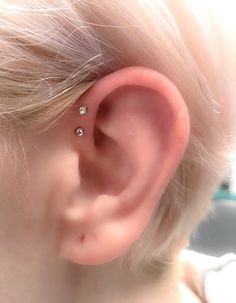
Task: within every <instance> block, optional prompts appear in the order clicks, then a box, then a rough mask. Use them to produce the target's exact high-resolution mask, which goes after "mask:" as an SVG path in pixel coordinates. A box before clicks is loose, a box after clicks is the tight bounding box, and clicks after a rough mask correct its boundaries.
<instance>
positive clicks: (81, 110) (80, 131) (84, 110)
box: [75, 105, 88, 137]
mask: <svg viewBox="0 0 236 303" xmlns="http://www.w3.org/2000/svg"><path fill="white" fill-rule="evenodd" d="M87 113H88V107H87V106H86V105H81V106H80V107H79V114H80V115H86V114H87ZM75 132H76V134H77V136H78V137H82V136H83V135H84V133H85V131H84V129H83V127H78V128H77V129H76V130H75Z"/></svg>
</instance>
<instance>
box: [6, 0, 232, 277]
mask: <svg viewBox="0 0 236 303" xmlns="http://www.w3.org/2000/svg"><path fill="white" fill-rule="evenodd" d="M207 4H208V5H209V6H207ZM213 7H214V6H213ZM210 8H211V6H210V1H207V0H204V1H200V0H198V1H196V2H195V5H194V1H188V0H179V1H175V0H166V1H162V0H152V1H145V0H132V1H123V0H115V1H113V0H99V1H98V0H97V1H96V0H88V1H86V0H81V1H79V0H78V1H75V0H74V1H73V0H61V1H60V0H37V1H34V0H32V1H23V4H22V3H20V2H19V4H9V3H8V4H7V3H5V2H3V1H2V2H1V4H0V117H1V120H0V121H2V123H1V125H2V129H6V128H7V127H9V126H11V127H13V129H17V130H21V131H24V132H28V131H29V132H34V131H35V132H38V131H43V130H45V129H46V128H47V127H50V125H51V124H52V123H54V122H55V121H56V119H58V118H59V117H60V116H61V115H62V114H63V113H64V112H65V111H66V110H67V109H68V108H69V107H70V106H72V105H73V103H74V102H75V101H76V100H77V99H78V98H79V97H80V96H81V95H82V94H83V93H84V92H85V91H86V90H87V89H89V87H91V86H92V85H93V84H94V83H95V82H96V81H97V80H98V79H100V78H102V77H104V76H105V75H107V74H109V73H112V72H114V71H116V70H119V69H121V68H124V67H127V66H134V65H135V66H137V65H138V66H144V67H149V68H152V69H155V70H157V71H159V72H161V73H163V74H164V75H166V76H167V77H168V78H169V79H171V80H172V81H173V82H174V83H175V85H176V86H177V88H178V89H179V91H180V92H181V94H182V95H183V97H184V99H185V102H186V104H187V107H188V110H189V114H190V119H191V136H190V141H189V144H188V147H187V150H186V153H185V155H184V158H183V160H182V162H181V164H180V165H179V167H178V169H177V171H176V174H175V176H174V177H173V179H172V180H171V182H170V184H169V185H168V187H167V188H166V189H165V191H164V193H163V196H162V198H161V201H160V204H159V207H157V208H156V210H155V212H154V213H153V217H152V219H151V221H150V223H149V224H148V226H147V228H146V229H145V231H144V233H143V235H142V237H141V238H140V239H139V240H138V241H137V242H136V243H135V244H134V245H133V247H131V249H130V250H129V251H128V252H127V254H125V256H124V257H123V259H122V260H123V261H125V263H126V265H128V266H129V269H130V270H131V271H132V272H135V273H137V272H138V271H140V270H141V271H142V270H144V269H147V268H150V266H151V267H157V268H159V269H160V268H161V267H163V266H165V264H167V263H168V262H169V261H170V260H171V257H172V252H173V250H175V249H176V248H177V246H178V245H179V242H180V241H181V240H182V239H183V238H184V237H186V238H187V237H188V236H189V234H190V233H191V232H192V230H193V229H194V228H195V227H196V225H197V224H198V222H199V221H200V220H201V219H202V218H203V217H204V216H205V214H206V212H207V210H208V208H209V205H210V197H211V194H212V192H213V190H214V189H215V188H216V186H217V185H218V184H219V182H220V181H221V180H222V178H223V177H224V176H225V174H226V173H227V171H228V163H229V161H228V156H229V150H228V147H229V142H230V140H232V137H230V132H229V123H228V120H229V117H230V115H229V114H230V112H232V107H230V106H232V105H233V103H234V102H233V101H234V91H233V86H232V83H233V76H234V74H233V71H234V68H235V61H234V58H233V57H234V56H233V55H234V52H235V44H234V43H233V41H232V40H231V39H230V37H231V36H230V35H229V34H227V35H226V34H225V33H226V29H227V30H228V29H229V26H228V25H229V24H228V25H225V26H223V25H222V24H223V23H222V20H221V22H218V20H219V19H218V18H217V17H216V16H217V15H216V14H213V11H212V10H210ZM224 24H225V23H224ZM231 28H232V27H231ZM227 33H228V32H227ZM226 122H227V123H226ZM163 190H164V189H163Z"/></svg>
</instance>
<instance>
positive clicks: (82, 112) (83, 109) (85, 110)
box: [79, 105, 88, 115]
mask: <svg viewBox="0 0 236 303" xmlns="http://www.w3.org/2000/svg"><path fill="white" fill-rule="evenodd" d="M79 113H80V115H86V114H87V113H88V106H86V105H81V106H80V107H79Z"/></svg>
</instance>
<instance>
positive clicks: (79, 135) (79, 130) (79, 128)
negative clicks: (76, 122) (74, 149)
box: [75, 127, 84, 137]
mask: <svg viewBox="0 0 236 303" xmlns="http://www.w3.org/2000/svg"><path fill="white" fill-rule="evenodd" d="M75 132H76V135H77V136H78V137H82V136H83V135H84V129H83V128H82V127H78V128H76V130H75Z"/></svg>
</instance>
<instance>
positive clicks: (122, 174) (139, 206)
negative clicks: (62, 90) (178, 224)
mask: <svg viewBox="0 0 236 303" xmlns="http://www.w3.org/2000/svg"><path fill="white" fill-rule="evenodd" d="M79 105H87V106H88V109H89V112H88V115H87V116H86V117H83V118H82V119H81V118H80V117H79V114H78V121H80V126H83V128H84V129H85V135H84V136H83V137H81V138H76V137H75V139H74V140H78V143H77V144H78V158H79V172H78V173H79V174H80V180H81V182H80V184H79V185H78V191H77V195H76V197H74V198H73V202H72V201H68V204H66V205H65V206H64V208H63V211H62V213H61V218H60V231H61V232H60V235H59V254H60V255H61V256H62V257H63V258H66V259H68V260H70V261H73V262H76V263H78V264H100V263H106V262H109V261H111V260H113V259H114V258H117V257H118V256H120V255H121V254H123V253H124V252H125V251H126V250H127V249H128V248H129V247H130V246H131V245H132V244H133V243H134V242H135V241H136V240H137V239H138V238H139V237H140V235H141V233H142V232H143V230H144V228H145V226H146V225H147V223H148V221H149V220H150V217H151V215H152V213H153V210H154V208H155V207H156V206H158V201H159V199H160V197H161V195H162V193H163V191H164V190H165V188H166V186H167V185H168V183H169V182H170V180H171V178H172V176H173V174H174V172H175V170H176V168H177V167H178V165H179V163H180V161H181V159H182V157H183V154H184V151H185V148H186V145H187V142H188V138H189V115H188V111H187V108H186V105H185V102H184V100H183V98H182V96H181V95H180V93H179V91H178V90H177V88H176V87H175V85H174V84H173V83H172V82H171V81H170V80H168V79H167V78H166V77H165V76H163V75H162V74H160V73H158V72H156V71H154V70H151V69H147V68H142V67H129V68H125V69H123V70H119V71H117V72H114V73H113V74H110V75H108V76H106V77H104V78H103V79H101V80H99V81H98V82H97V83H96V84H94V86H93V87H91V88H90V89H89V90H88V91H87V92H86V93H85V94H84V95H83V96H82V97H81V98H80V99H79V100H78V106H79ZM65 123H66V122H65ZM71 131H73V130H71Z"/></svg>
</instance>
